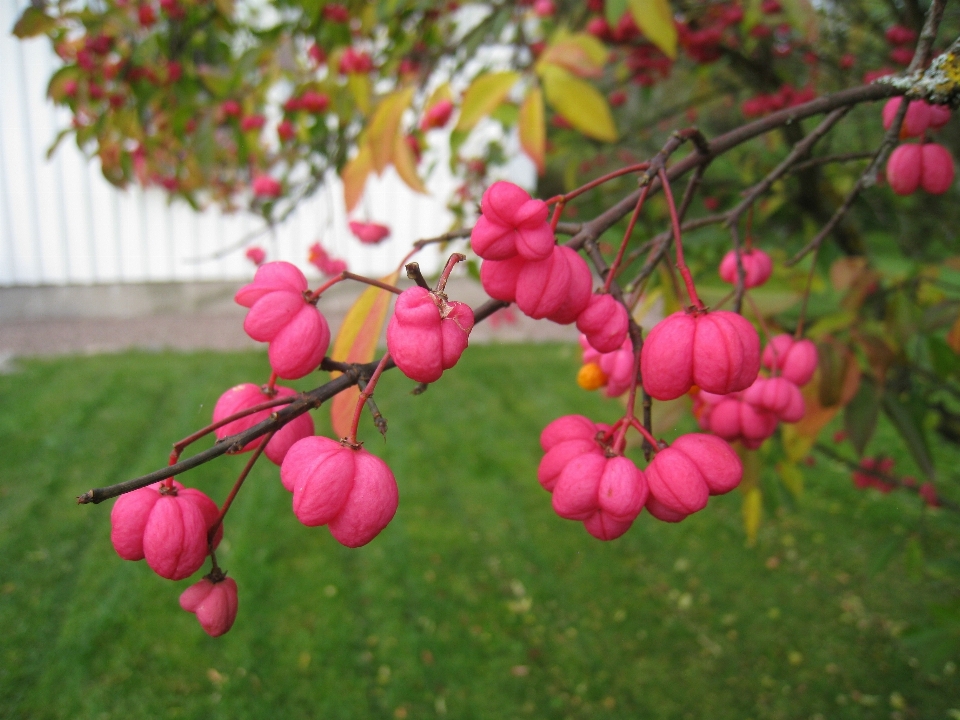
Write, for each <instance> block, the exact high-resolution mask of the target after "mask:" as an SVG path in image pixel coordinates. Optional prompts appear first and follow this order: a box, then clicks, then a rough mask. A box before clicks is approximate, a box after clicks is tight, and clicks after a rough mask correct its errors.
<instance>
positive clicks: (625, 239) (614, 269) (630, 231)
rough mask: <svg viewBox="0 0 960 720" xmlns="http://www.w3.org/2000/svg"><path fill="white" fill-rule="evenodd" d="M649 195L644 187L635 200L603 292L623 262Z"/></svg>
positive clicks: (607, 288)
mask: <svg viewBox="0 0 960 720" xmlns="http://www.w3.org/2000/svg"><path fill="white" fill-rule="evenodd" d="M649 193H650V186H649V185H644V186H643V192H641V193H640V197H639V198H637V204H636V205H635V206H634V208H633V214H632V215H630V222H628V223H627V231H626V232H625V233H624V234H623V241H622V242H621V243H620V249H619V250H617V257H616V258H614V261H613V264H612V265H611V266H610V269H609V270H607V279H606V281H605V282H604V283H603V291H604V292H605V293H606V292H610V285H611V284H612V283H613V278H614V277H615V276H616V274H617V270H619V269H620V263H621V262H622V261H623V254H624V252H626V250H627V243H628V242H630V236H631V235H633V228H634V226H635V225H636V224H637V218H639V217H640V211H641V210H642V209H643V202H644V201H645V200H646V199H647V195H648V194H649Z"/></svg>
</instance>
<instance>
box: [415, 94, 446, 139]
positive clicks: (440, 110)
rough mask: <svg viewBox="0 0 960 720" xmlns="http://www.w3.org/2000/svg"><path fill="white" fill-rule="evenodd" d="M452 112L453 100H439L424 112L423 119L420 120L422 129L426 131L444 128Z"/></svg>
mask: <svg viewBox="0 0 960 720" xmlns="http://www.w3.org/2000/svg"><path fill="white" fill-rule="evenodd" d="M452 113H453V102H452V101H450V100H439V101H437V102H436V103H434V104H433V105H432V106H431V107H430V109H429V110H427V111H426V112H425V113H424V114H423V119H421V120H420V129H421V130H423V131H424V132H426V131H427V130H432V129H433V128H442V127H443V126H444V125H446V124H447V121H448V120H449V119H450V115H451V114H452Z"/></svg>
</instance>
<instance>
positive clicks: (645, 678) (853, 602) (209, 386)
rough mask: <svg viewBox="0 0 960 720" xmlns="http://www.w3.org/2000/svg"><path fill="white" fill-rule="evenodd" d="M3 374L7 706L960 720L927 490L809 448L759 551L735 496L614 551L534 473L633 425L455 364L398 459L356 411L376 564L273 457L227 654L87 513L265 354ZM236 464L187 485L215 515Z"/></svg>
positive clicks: (398, 443)
mask: <svg viewBox="0 0 960 720" xmlns="http://www.w3.org/2000/svg"><path fill="white" fill-rule="evenodd" d="M18 365H19V371H18V372H16V373H15V374H11V375H6V376H0V438H2V440H0V558H2V560H0V717H3V718H70V719H78V718H123V719H125V720H128V719H132V718H177V717H178V718H202V719H204V720H209V719H210V718H230V719H234V718H278V719H279V718H284V719H286V718H401V719H402V718H438V717H448V718H523V717H530V718H568V717H570V718H697V719H699V718H711V720H722V719H725V718H730V719H737V720H742V719H744V718H756V719H758V720H759V719H760V718H785V719H792V718H831V719H832V718H893V719H896V718H944V720H947V719H949V718H957V717H960V710H958V708H960V671H958V670H957V664H960V648H958V640H957V636H956V635H955V634H951V632H952V630H951V629H950V627H949V625H947V626H944V628H945V629H937V628H938V627H939V626H937V625H935V623H936V622H937V620H936V617H937V615H936V606H940V607H950V604H951V603H954V604H955V603H956V602H957V583H956V580H957V576H958V575H957V573H956V572H953V573H950V572H946V571H937V572H935V571H934V570H932V569H931V568H934V567H941V566H942V567H946V566H947V565H944V563H943V561H947V563H949V561H950V560H951V558H952V559H953V561H954V562H955V561H956V558H957V556H958V553H960V550H958V548H957V543H956V538H957V537H958V531H960V527H958V525H957V521H956V519H955V518H953V517H951V516H950V515H949V514H948V513H946V512H936V513H932V514H931V513H927V514H926V515H925V516H924V518H923V533H922V534H917V528H918V527H919V525H918V523H919V519H920V517H921V505H920V503H919V501H918V500H917V499H916V498H915V497H912V496H907V495H906V494H903V493H899V494H894V495H890V496H880V495H879V494H878V493H876V492H875V491H870V492H858V491H856V490H855V489H854V488H853V487H852V484H851V482H850V479H849V475H848V474H847V473H846V472H844V471H843V470H842V469H840V468H839V467H838V466H835V465H833V464H831V463H829V462H827V461H825V460H823V459H822V458H821V459H818V460H817V463H816V465H815V466H813V467H810V468H806V469H805V473H806V477H805V482H806V492H805V494H804V496H803V497H802V498H801V499H800V501H798V502H792V501H791V500H790V498H789V497H788V496H787V495H786V494H784V493H782V492H779V491H778V490H777V488H776V483H775V479H774V478H773V476H772V474H771V473H772V469H768V471H767V476H766V477H765V478H764V483H765V491H766V497H767V500H766V506H765V516H764V524H763V526H762V529H761V532H760V536H759V540H758V543H757V545H756V546H755V547H747V546H746V544H745V540H744V533H743V527H742V522H741V511H740V501H741V497H740V493H739V492H734V493H731V494H730V495H729V496H726V497H722V498H714V499H712V500H711V502H710V505H709V506H708V508H707V509H706V510H705V511H703V512H701V513H698V514H697V515H695V516H693V517H691V518H689V519H688V520H686V521H685V522H683V523H680V524H679V525H668V524H664V523H660V522H657V521H654V520H652V519H651V518H650V517H649V516H647V515H646V514H644V515H642V516H641V518H640V519H639V520H638V521H637V522H636V523H635V525H634V527H633V528H632V529H631V530H630V532H629V533H627V535H625V536H624V537H623V538H621V539H619V540H617V541H614V542H611V543H601V542H599V541H597V540H595V539H593V538H591V537H590V536H589V535H587V533H586V532H585V531H584V529H583V527H582V526H581V525H580V524H579V523H573V522H569V521H564V520H561V519H559V518H558V517H557V516H556V515H555V514H554V513H553V511H552V510H551V507H550V498H549V495H548V494H547V493H545V492H544V491H543V490H542V489H541V488H540V486H539V485H538V484H537V481H536V468H537V463H538V462H539V459H540V455H541V452H540V449H539V445H538V436H539V432H540V430H541V429H542V428H543V426H544V425H545V424H546V423H547V422H549V421H550V420H552V419H554V418H555V417H557V416H559V415H561V414H565V413H571V412H582V413H585V414H588V415H590V416H591V417H593V418H595V419H597V420H605V421H612V420H614V419H615V418H616V417H617V414H618V410H619V409H620V405H619V404H617V403H615V402H610V401H606V400H604V399H603V398H601V397H599V396H597V395H596V394H587V393H585V392H583V391H582V390H580V389H579V388H577V387H576V384H575V382H574V376H575V373H576V369H577V365H578V358H577V355H576V351H575V348H572V347H567V346H558V345H547V346H486V347H474V348H470V350H468V351H467V353H466V354H465V355H464V358H463V360H462V361H461V363H460V364H459V365H458V366H457V368H456V369H455V370H454V371H451V372H449V373H447V375H446V376H445V377H444V378H443V379H442V381H441V382H439V383H438V384H436V385H435V386H433V387H431V388H430V389H429V391H428V392H426V393H425V394H423V395H421V396H419V397H413V396H411V395H410V394H409V391H410V389H411V388H412V387H413V383H412V382H411V381H408V380H406V379H405V378H403V377H402V376H401V375H400V374H399V373H398V372H396V371H393V372H390V373H387V374H386V375H385V376H384V379H383V381H382V384H381V386H380V387H379V388H378V390H377V400H378V402H379V405H380V408H381V410H382V411H383V413H384V415H385V416H386V418H387V420H388V422H389V428H390V429H389V433H388V438H387V441H386V442H384V441H383V440H381V439H380V438H379V436H378V435H376V433H375V431H374V430H373V428H372V424H371V423H370V420H369V417H365V418H364V423H363V426H364V431H365V432H364V438H365V439H366V446H367V448H369V449H370V450H372V451H373V452H375V453H377V454H378V455H380V456H381V457H383V458H384V459H385V460H386V461H387V462H388V463H389V465H390V466H391V468H392V469H393V471H394V473H395V475H396V477H397V480H398V483H399V486H400V509H399V511H398V513H397V516H396V518H395V519H394V521H393V522H392V523H391V524H390V526H389V527H388V528H387V529H386V530H385V531H384V532H383V533H382V534H381V535H380V536H379V537H378V538H377V539H376V540H374V541H373V542H372V543H371V544H369V545H368V546H366V547H364V548H361V549H356V550H350V549H347V548H344V547H341V546H340V545H339V544H337V543H336V542H335V541H334V540H333V538H332V537H331V536H330V534H329V532H328V531H327V530H326V529H325V528H306V527H304V526H302V525H300V524H299V523H298V522H297V521H296V519H295V518H294V516H293V514H292V513H291V510H290V495H289V494H288V493H287V492H286V491H285V490H284V489H283V487H282V486H281V484H280V482H279V478H278V471H277V469H276V467H275V466H273V465H271V464H270V463H269V462H267V461H266V460H265V459H264V460H263V462H262V464H259V465H258V466H257V468H256V469H255V470H254V472H253V473H252V475H251V477H250V478H249V479H248V481H247V485H246V486H245V487H244V489H243V491H242V492H241V494H240V495H239V497H238V499H237V501H236V503H235V504H234V506H233V509H232V510H231V512H230V514H229V515H228V517H227V521H226V535H225V539H224V541H223V545H222V549H221V552H220V553H219V557H220V560H221V564H222V565H223V566H224V567H225V568H226V569H227V570H228V571H229V574H230V575H231V576H232V577H234V578H235V579H236V580H237V582H238V584H239V588H240V611H239V615H238V617H237V621H236V624H235V626H234V628H233V629H232V630H231V631H230V632H229V633H228V634H227V635H226V636H224V637H222V638H219V639H212V638H209V637H207V635H206V634H204V633H203V632H202V630H201V629H200V627H199V625H198V624H197V622H196V619H195V618H194V616H192V615H190V614H188V613H185V612H183V611H182V610H181V609H180V608H179V605H178V603H177V599H178V596H179V594H180V592H182V590H183V589H184V588H185V587H187V586H188V584H189V581H182V582H177V583H174V582H170V581H167V580H163V579H161V578H159V577H157V576H156V575H154V574H153V573H152V572H151V571H150V569H149V568H148V567H147V566H146V564H145V563H143V562H139V563H132V562H127V561H123V560H121V559H120V558H119V557H118V556H117V555H116V554H115V553H114V551H113V549H112V547H111V545H110V540H109V532H110V524H109V515H110V506H111V505H112V502H107V503H103V504H101V505H99V506H85V507H81V506H77V505H76V504H75V502H74V497H75V496H76V495H78V494H80V493H81V492H83V491H85V490H87V489H89V488H91V487H94V486H101V485H106V484H110V483H113V482H117V481H120V480H123V479H127V478H130V477H134V476H136V475H138V474H141V473H143V472H147V471H150V470H153V469H155V468H157V467H159V466H162V465H163V464H165V462H166V459H167V454H168V452H169V449H170V444H171V443H172V442H173V441H174V440H176V439H178V438H180V437H183V436H185V435H187V434H188V433H190V432H191V431H192V430H194V429H195V428H197V427H200V426H202V425H204V424H206V422H208V421H209V417H210V413H211V410H212V408H213V405H214V403H215V402H216V399H217V397H218V396H219V395H220V393H221V392H222V391H223V390H225V389H226V388H227V387H230V386H231V385H234V384H236V383H239V382H243V381H254V382H262V381H263V380H265V379H266V377H267V374H268V369H267V365H266V356H265V354H262V353H245V354H172V353H170V354H167V353H163V354H144V353H129V354H123V355H114V356H100V357H77V358H66V359H58V360H42V361H41V360H34V361H27V360H23V361H19V362H18ZM308 381H309V379H307V381H302V382H300V383H297V385H298V386H299V387H309V386H310V383H309V382H308ZM315 418H316V420H317V425H318V431H319V432H329V421H328V418H327V410H326V408H321V409H320V410H319V411H317V412H316V413H315ZM877 443H878V444H882V445H884V446H886V447H889V446H890V443H889V438H886V439H884V437H883V436H881V438H879V439H878V440H877ZM205 446H206V444H202V445H201V447H205ZM942 451H943V452H947V450H942ZM188 452H189V451H188ZM951 453H952V451H951ZM950 457H951V458H954V457H956V453H952V454H951V456H950ZM245 459H246V456H243V457H226V458H222V459H220V460H218V461H215V462H213V463H211V464H209V465H207V466H205V467H203V468H200V469H197V470H195V471H192V472H191V473H188V474H187V475H185V476H183V477H181V478H180V480H181V481H183V482H184V483H186V484H188V485H195V486H197V487H199V488H201V489H203V490H204V491H206V492H207V493H208V494H210V495H211V496H212V497H213V498H214V499H215V500H217V502H221V501H222V500H223V498H224V496H225V494H226V492H227V491H228V489H229V488H230V486H231V484H232V482H233V480H234V478H235V477H236V474H237V473H238V472H239V470H240V468H241V467H242V465H243V463H244V462H245ZM898 468H904V470H906V469H908V468H909V461H908V460H907V459H905V458H902V459H898ZM904 547H905V548H907V550H906V551H903V550H900V549H897V548H904ZM885 548H890V549H891V550H893V549H896V551H895V552H893V554H892V559H891V560H890V562H889V563H888V564H886V565H884V566H882V567H881V565H883V564H882V563H881V562H879V559H882V556H883V555H884V554H885V553H886V550H885ZM921 551H923V552H926V553H927V555H928V560H922V559H918V556H919V553H920V552H921ZM930 557H933V558H934V559H936V560H937V562H939V563H940V565H937V564H936V563H933V562H932V561H930V560H929V558H930ZM878 568H880V569H878ZM204 572H205V571H204ZM198 577H199V573H198Z"/></svg>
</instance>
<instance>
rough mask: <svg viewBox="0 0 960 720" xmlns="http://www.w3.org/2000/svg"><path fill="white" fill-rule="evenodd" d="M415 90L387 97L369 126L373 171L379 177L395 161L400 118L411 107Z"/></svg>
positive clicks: (368, 133) (406, 90)
mask: <svg viewBox="0 0 960 720" xmlns="http://www.w3.org/2000/svg"><path fill="white" fill-rule="evenodd" d="M412 99H413V88H412V87H408V88H406V89H404V90H397V91H395V92H392V93H390V94H389V95H387V96H385V97H384V98H383V100H381V101H380V104H379V105H377V109H376V110H375V111H374V113H373V117H371V118H370V123H369V124H368V125H367V144H368V145H369V146H370V153H371V157H372V159H373V169H374V170H376V171H377V174H378V175H379V174H380V173H382V172H383V171H384V168H386V167H387V165H389V164H390V163H391V161H392V160H393V149H394V146H395V145H396V138H397V137H398V136H399V130H400V118H401V116H402V115H403V111H404V110H406V109H407V108H408V107H410V101H411V100H412Z"/></svg>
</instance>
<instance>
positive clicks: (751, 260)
mask: <svg viewBox="0 0 960 720" xmlns="http://www.w3.org/2000/svg"><path fill="white" fill-rule="evenodd" d="M741 260H742V262H743V272H744V283H743V284H744V286H745V287H748V288H753V287H759V286H760V285H763V284H764V283H765V282H766V281H767V279H768V278H769V277H770V273H771V272H773V261H772V260H771V259H770V256H769V255H767V254H766V253H765V252H764V251H763V250H756V249H752V250H744V251H742V252H741ZM720 279H721V280H723V281H724V282H728V283H730V284H731V285H735V284H736V282H737V253H736V251H735V250H731V251H730V252H728V253H727V254H726V255H724V256H723V260H721V261H720Z"/></svg>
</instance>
